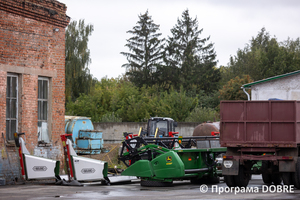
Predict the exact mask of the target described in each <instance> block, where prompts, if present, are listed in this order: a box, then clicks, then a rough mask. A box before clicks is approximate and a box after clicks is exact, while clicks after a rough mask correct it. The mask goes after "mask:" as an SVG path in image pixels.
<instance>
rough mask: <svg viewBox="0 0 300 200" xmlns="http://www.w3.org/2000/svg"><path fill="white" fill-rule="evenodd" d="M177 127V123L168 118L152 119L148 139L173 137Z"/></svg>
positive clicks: (149, 123)
mask: <svg viewBox="0 0 300 200" xmlns="http://www.w3.org/2000/svg"><path fill="white" fill-rule="evenodd" d="M175 127H177V122H175V121H174V120H173V119H172V118H167V117H151V118H150V119H149V120H148V125H147V137H172V136H173V135H174V134H178V133H177V132H175Z"/></svg>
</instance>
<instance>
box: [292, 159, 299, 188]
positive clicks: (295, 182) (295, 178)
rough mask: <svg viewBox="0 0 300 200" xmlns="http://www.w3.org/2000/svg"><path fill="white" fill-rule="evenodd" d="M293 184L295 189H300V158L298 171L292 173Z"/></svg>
mask: <svg viewBox="0 0 300 200" xmlns="http://www.w3.org/2000/svg"><path fill="white" fill-rule="evenodd" d="M291 176H292V183H293V185H294V186H295V188H297V189H300V158H299V157H298V158H297V163H296V171H295V172H292V173H291Z"/></svg>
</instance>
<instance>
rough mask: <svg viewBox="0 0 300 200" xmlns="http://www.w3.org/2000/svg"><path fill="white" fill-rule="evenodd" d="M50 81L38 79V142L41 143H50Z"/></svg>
mask: <svg viewBox="0 0 300 200" xmlns="http://www.w3.org/2000/svg"><path fill="white" fill-rule="evenodd" d="M48 92H49V79H48V78H41V77H39V79H38V141H39V143H49V142H50V140H49V133H48V106H49V103H48V102H49V99H48V96H49V95H48Z"/></svg>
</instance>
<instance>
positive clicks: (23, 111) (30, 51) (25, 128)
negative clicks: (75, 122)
mask: <svg viewBox="0 0 300 200" xmlns="http://www.w3.org/2000/svg"><path fill="white" fill-rule="evenodd" d="M69 21H70V18H69V17H68V16H67V15H66V6H65V5H64V4H62V3H60V2H58V1H56V0H0V134H2V133H3V134H4V137H5V138H6V143H7V145H6V147H7V148H6V149H7V151H6V149H5V148H4V147H5V146H4V145H5V143H4V140H3V138H2V135H1V139H0V150H1V152H2V154H1V156H0V178H3V177H4V178H6V180H11V179H12V178H13V177H17V176H18V175H19V167H18V160H17V154H16V152H15V145H14V141H13V133H14V132H25V134H26V135H25V136H23V138H24V139H25V141H26V146H27V148H28V150H29V152H30V153H31V154H32V155H38V156H43V157H47V158H51V159H59V160H62V159H63V152H62V147H61V140H60V134H62V133H64V113H65V95H64V92H65V27H66V26H67V25H68V23H69ZM8 159H9V160H10V166H9V162H8ZM11 169H13V171H11Z"/></svg>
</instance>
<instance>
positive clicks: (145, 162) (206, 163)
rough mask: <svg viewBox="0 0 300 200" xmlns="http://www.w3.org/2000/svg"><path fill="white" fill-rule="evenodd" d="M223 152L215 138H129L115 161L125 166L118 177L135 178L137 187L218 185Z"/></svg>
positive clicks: (124, 142) (217, 138)
mask: <svg viewBox="0 0 300 200" xmlns="http://www.w3.org/2000/svg"><path fill="white" fill-rule="evenodd" d="M225 152H226V148H222V147H220V143H219V137H215V136H198V137H184V138H182V137H157V138H153V137H133V138H129V139H126V140H125V141H123V144H122V149H121V153H120V155H119V160H121V161H122V162H124V164H125V165H126V166H127V167H128V168H127V169H126V170H124V171H123V172H122V175H126V176H137V177H139V178H140V179H141V186H170V185H172V183H173V181H174V180H191V182H192V183H218V182H219V176H221V174H222V172H221V170H220V169H219V166H220V165H221V164H222V160H221V158H222V154H223V153H225ZM218 158H219V160H218Z"/></svg>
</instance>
